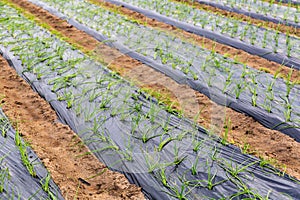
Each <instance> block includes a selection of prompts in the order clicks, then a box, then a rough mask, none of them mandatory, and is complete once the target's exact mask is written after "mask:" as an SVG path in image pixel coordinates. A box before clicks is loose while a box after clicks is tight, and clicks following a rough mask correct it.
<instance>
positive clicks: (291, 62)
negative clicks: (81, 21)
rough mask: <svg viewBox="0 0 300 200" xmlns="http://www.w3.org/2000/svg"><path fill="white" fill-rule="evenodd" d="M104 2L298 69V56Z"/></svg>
mask: <svg viewBox="0 0 300 200" xmlns="http://www.w3.org/2000/svg"><path fill="white" fill-rule="evenodd" d="M105 1H106V2H109V3H112V4H115V5H118V6H123V7H126V8H128V9H130V10H133V11H135V12H138V13H142V14H144V15H145V16H147V17H149V18H153V19H156V20H158V21H161V22H164V23H167V24H169V25H172V26H175V27H178V28H180V29H183V30H184V31H187V32H190V33H193V34H196V35H199V36H202V37H205V38H208V39H211V40H214V41H216V42H219V43H222V44H225V45H228V46H231V47H234V48H237V49H241V50H243V51H246V52H248V53H250V54H253V55H257V56H260V57H262V58H265V59H267V60H270V61H273V62H276V63H278V64H283V65H285V66H287V67H291V68H295V69H298V70H300V59H298V58H289V57H287V56H285V55H283V54H280V53H276V54H275V53H273V52H272V50H267V49H262V48H258V47H255V46H252V45H249V44H245V43H243V42H241V41H238V40H236V39H233V38H230V37H227V36H223V35H221V34H218V33H215V32H212V31H208V30H205V29H202V28H199V27H196V26H193V25H191V24H188V23H185V22H181V21H178V20H175V19H172V18H170V17H166V16H164V15H161V14H158V13H156V12H153V11H150V10H145V9H142V8H138V7H136V6H132V5H130V4H128V3H124V2H120V1H115V0H105ZM212 4H213V3H212Z"/></svg>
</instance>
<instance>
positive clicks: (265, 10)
mask: <svg viewBox="0 0 300 200" xmlns="http://www.w3.org/2000/svg"><path fill="white" fill-rule="evenodd" d="M197 2H199V3H206V4H210V3H213V4H214V5H217V4H220V5H223V6H227V7H228V8H232V9H234V10H240V11H246V13H247V14H249V15H251V13H253V14H254V16H255V14H259V15H261V16H267V17H271V18H274V19H276V20H277V21H278V22H280V23H282V24H286V23H287V24H289V22H292V23H290V25H292V26H293V25H294V26H296V27H298V28H299V27H300V6H299V5H298V6H297V7H293V6H291V5H292V3H289V4H288V6H285V5H282V3H281V2H280V3H275V0H272V1H271V2H266V1H263V0H214V1H212V0H197ZM253 14H252V15H253ZM259 15H258V16H259Z"/></svg>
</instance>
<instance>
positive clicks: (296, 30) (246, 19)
mask: <svg viewBox="0 0 300 200" xmlns="http://www.w3.org/2000/svg"><path fill="white" fill-rule="evenodd" d="M173 1H177V2H184V3H187V4H189V5H191V6H194V7H195V8H198V9H200V10H205V11H208V12H212V13H214V14H218V15H223V16H225V17H228V18H234V19H238V20H241V21H244V22H249V23H251V24H255V25H258V26H263V27H265V28H269V29H275V30H279V31H280V32H283V33H289V34H290V35H295V36H298V37H300V29H299V28H293V27H291V26H286V25H283V24H276V23H274V22H269V21H264V20H259V19H254V18H252V17H249V16H246V15H243V14H238V13H235V12H230V11H226V10H222V9H220V8H216V7H213V6H209V5H205V4H201V3H199V2H193V1H192V0H173Z"/></svg>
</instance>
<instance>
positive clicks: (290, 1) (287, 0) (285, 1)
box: [276, 0, 300, 5]
mask: <svg viewBox="0 0 300 200" xmlns="http://www.w3.org/2000/svg"><path fill="white" fill-rule="evenodd" d="M276 1H277V2H281V3H291V4H294V5H300V2H299V1H294V0H276Z"/></svg>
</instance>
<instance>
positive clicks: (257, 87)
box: [31, 0, 300, 138]
mask: <svg viewBox="0 0 300 200" xmlns="http://www.w3.org/2000/svg"><path fill="white" fill-rule="evenodd" d="M31 1H32V0H31ZM43 2H47V3H48V4H49V5H51V6H53V7H54V8H56V9H58V10H60V11H61V12H63V13H64V14H65V15H67V16H68V17H72V18H74V19H75V20H77V21H78V22H80V23H82V24H84V25H86V26H87V27H89V28H91V29H94V30H96V31H97V32H98V33H100V34H103V35H104V36H106V37H107V38H108V39H109V41H110V42H111V41H115V42H113V46H120V44H121V45H122V46H126V47H128V49H129V50H130V51H132V52H136V53H138V54H140V55H142V56H144V57H146V58H149V59H150V60H152V64H153V63H157V64H158V65H159V66H160V67H158V68H159V69H158V70H162V71H164V72H165V73H166V74H168V75H170V76H171V77H172V78H174V79H177V80H179V79H182V77H183V78H184V79H186V80H188V81H193V82H194V83H195V84H201V85H202V87H205V88H206V89H207V90H208V91H209V93H211V94H209V93H208V94H206V95H208V96H210V97H211V98H213V97H212V96H213V95H212V94H213V93H217V96H224V97H226V98H232V99H233V100H232V101H234V102H237V103H240V102H243V103H245V105H246V106H245V107H246V108H247V107H248V108H249V110H251V109H253V108H259V109H260V110H262V112H264V113H265V114H264V115H268V113H269V114H271V115H273V116H276V118H278V117H280V122H278V121H276V122H271V123H270V124H271V125H270V124H267V125H266V126H269V127H270V128H278V127H277V126H279V125H281V124H280V123H281V122H288V123H290V125H291V126H289V127H283V128H282V127H280V128H278V129H284V128H285V129H286V128H291V127H296V128H298V125H299V123H300V121H299V115H300V114H299V113H300V105H299V101H298V99H297V95H298V94H299V85H298V84H297V82H293V81H292V80H291V73H290V74H289V76H288V77H287V80H286V81H285V80H283V79H281V78H279V74H277V75H275V76H272V75H270V74H268V73H265V72H262V71H258V70H255V69H253V68H251V67H248V66H246V65H245V64H242V63H239V62H237V61H236V60H233V59H230V58H227V57H224V56H222V55H219V54H217V53H216V52H215V51H214V50H212V51H208V50H206V49H203V48H202V47H200V46H198V45H195V44H191V43H189V42H186V41H183V40H181V39H179V38H177V37H176V36H171V35H168V34H167V33H165V32H163V31H158V30H156V29H152V28H149V27H147V26H142V25H139V24H137V23H135V22H132V21H129V20H128V19H126V18H124V17H123V16H121V15H119V14H116V13H112V12H110V11H107V10H105V9H103V8H100V7H98V6H96V5H93V4H90V3H88V2H86V1H82V0H73V1H68V2H66V1H61V0H53V1H52V0H43ZM124 53H128V52H124ZM129 53H130V52H129ZM142 61H143V60H142ZM291 72H292V70H291ZM176 73H177V74H178V73H180V75H178V77H176V76H177V74H176ZM216 80H218V81H216ZM197 88H198V89H199V88H200V89H201V87H200V86H197ZM216 90H217V91H216ZM200 92H201V91H200ZM212 100H215V99H212ZM218 103H221V104H226V100H223V102H218ZM229 106H230V105H229ZM244 112H246V111H244ZM247 114H249V113H247ZM254 115H255V113H254ZM254 117H255V116H254ZM256 118H257V119H258V120H259V117H256ZM262 121H265V119H263V120H262ZM292 137H294V138H297V137H298V136H297V135H295V134H294V135H292Z"/></svg>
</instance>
